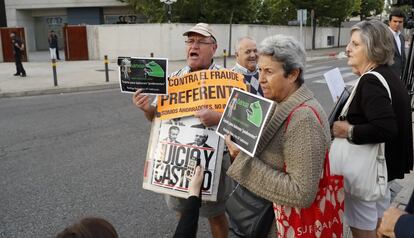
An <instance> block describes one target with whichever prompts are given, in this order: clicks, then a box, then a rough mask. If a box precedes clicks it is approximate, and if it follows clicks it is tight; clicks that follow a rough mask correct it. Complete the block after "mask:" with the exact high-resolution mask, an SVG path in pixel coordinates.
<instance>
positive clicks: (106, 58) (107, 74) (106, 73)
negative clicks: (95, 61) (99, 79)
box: [104, 55, 109, 82]
mask: <svg viewBox="0 0 414 238" xmlns="http://www.w3.org/2000/svg"><path fill="white" fill-rule="evenodd" d="M104 64H105V81H106V82H109V72H108V71H109V70H108V55H105V56H104Z"/></svg>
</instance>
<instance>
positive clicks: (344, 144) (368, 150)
mask: <svg viewBox="0 0 414 238" xmlns="http://www.w3.org/2000/svg"><path fill="white" fill-rule="evenodd" d="M367 73H370V74H374V75H375V76H376V77H377V78H378V80H379V81H380V82H381V83H382V84H383V86H384V87H385V88H386V89H387V91H388V94H389V97H390V98H391V92H390V89H389V87H388V84H387V82H386V81H385V79H384V77H383V76H382V75H381V74H379V73H378V72H373V71H371V72H367ZM358 83H359V80H358V82H357V84H356V85H355V87H354V89H353V90H352V93H351V95H350V96H349V99H348V101H347V103H346V104H345V106H344V108H343V109H342V112H341V116H346V114H347V112H348V108H349V105H350V104H351V102H352V100H353V98H354V95H355V91H356V88H357V86H358ZM384 147H385V145H384V143H378V144H363V145H355V144H352V143H350V142H349V141H348V140H347V139H344V138H335V139H334V140H333V142H332V145H331V149H330V152H329V157H330V158H331V171H332V173H334V174H341V175H343V176H344V187H345V192H347V193H348V194H350V195H351V196H352V197H354V198H357V199H360V200H363V201H377V200H379V199H380V198H383V197H384V196H385V194H386V190H387V165H386V162H385V156H384V151H385V149H384Z"/></svg>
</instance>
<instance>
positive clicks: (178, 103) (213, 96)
mask: <svg viewBox="0 0 414 238" xmlns="http://www.w3.org/2000/svg"><path fill="white" fill-rule="evenodd" d="M233 88H239V89H242V90H246V85H245V84H244V76H243V75H242V74H239V73H236V72H233V71H230V70H226V69H223V70H201V71H196V72H193V73H189V74H186V75H184V76H181V77H171V78H169V80H168V95H164V96H159V97H158V105H157V111H158V112H159V115H158V116H159V118H160V119H161V120H166V119H171V118H177V117H184V116H190V115H194V113H195V112H196V111H198V110H200V109H203V108H207V109H212V110H214V111H217V112H223V111H224V107H225V105H226V102H227V99H228V98H229V96H230V94H231V90H232V89H233Z"/></svg>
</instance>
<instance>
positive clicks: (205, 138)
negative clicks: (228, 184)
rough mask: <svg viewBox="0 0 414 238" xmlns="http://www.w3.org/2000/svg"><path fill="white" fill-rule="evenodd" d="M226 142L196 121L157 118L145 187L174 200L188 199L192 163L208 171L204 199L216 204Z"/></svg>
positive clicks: (151, 139)
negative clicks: (193, 161) (179, 198)
mask: <svg viewBox="0 0 414 238" xmlns="http://www.w3.org/2000/svg"><path fill="white" fill-rule="evenodd" d="M223 148H224V143H223V140H221V139H220V137H219V136H218V135H217V134H216V133H215V132H214V129H213V128H205V127H204V126H203V125H202V124H200V121H199V120H198V119H197V118H194V117H184V118H176V119H171V120H160V119H158V118H156V119H155V120H154V121H153V123H152V128H151V135H150V140H149V145H148V152H147V159H146V162H145V168H144V179H143V188H144V189H147V190H151V191H154V192H158V193H163V194H169V195H172V196H175V197H182V198H187V197H188V186H189V177H188V176H186V174H187V173H189V172H191V169H190V168H188V166H189V163H190V160H192V159H195V160H198V161H199V162H200V164H201V166H203V167H204V168H205V171H204V182H203V185H202V194H203V196H202V199H203V200H204V201H216V200H217V191H218V185H219V180H220V171H221V161H222V158H223Z"/></svg>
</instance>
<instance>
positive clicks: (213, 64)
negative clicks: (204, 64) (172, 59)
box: [183, 60, 220, 74]
mask: <svg viewBox="0 0 414 238" xmlns="http://www.w3.org/2000/svg"><path fill="white" fill-rule="evenodd" d="M214 69H220V66H218V65H217V64H216V63H215V62H214V60H212V61H211V64H210V66H209V67H208V69H207V70H214ZM191 72H194V71H193V70H191V68H190V66H188V65H186V66H185V67H184V69H183V73H184V74H187V73H191Z"/></svg>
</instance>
